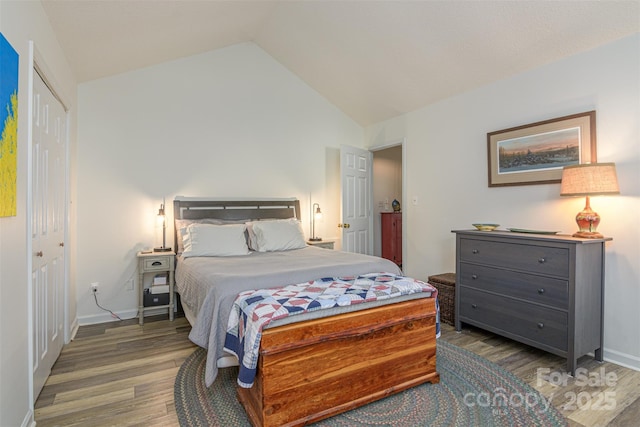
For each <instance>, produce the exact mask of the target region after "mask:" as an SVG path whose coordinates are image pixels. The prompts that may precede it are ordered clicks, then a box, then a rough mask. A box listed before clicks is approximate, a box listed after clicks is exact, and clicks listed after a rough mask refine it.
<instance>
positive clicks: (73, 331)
mask: <svg viewBox="0 0 640 427" xmlns="http://www.w3.org/2000/svg"><path fill="white" fill-rule="evenodd" d="M79 327H80V323H78V318H77V317H76V318H75V319H73V322H71V327H70V330H69V341H68V342H67V344H68V343H69V342H71V341H73V339H74V338H75V337H76V334H77V333H78V328H79Z"/></svg>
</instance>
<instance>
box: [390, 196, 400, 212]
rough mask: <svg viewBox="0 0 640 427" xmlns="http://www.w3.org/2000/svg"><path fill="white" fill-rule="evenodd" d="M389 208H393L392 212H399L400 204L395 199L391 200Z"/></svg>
mask: <svg viewBox="0 0 640 427" xmlns="http://www.w3.org/2000/svg"><path fill="white" fill-rule="evenodd" d="M391 207H392V208H393V211H394V212H400V202H399V201H397V200H396V199H393V202H391Z"/></svg>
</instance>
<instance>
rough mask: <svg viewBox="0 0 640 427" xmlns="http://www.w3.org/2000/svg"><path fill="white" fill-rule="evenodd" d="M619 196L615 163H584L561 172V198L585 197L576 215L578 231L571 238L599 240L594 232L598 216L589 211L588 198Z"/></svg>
mask: <svg viewBox="0 0 640 427" xmlns="http://www.w3.org/2000/svg"><path fill="white" fill-rule="evenodd" d="M610 194H620V187H619V186H618V178H617V176H616V165H615V163H585V164H581V165H572V166H565V167H564V169H563V170H562V183H561V184H560V195H561V196H586V205H585V207H584V209H583V210H582V211H581V212H579V213H578V215H576V223H577V224H578V231H577V232H576V233H574V234H573V237H581V238H586V239H600V238H602V237H603V236H602V234H600V233H598V232H597V231H596V230H597V228H598V224H600V215H598V214H597V213H596V212H594V211H593V210H592V209H591V203H590V196H599V195H610Z"/></svg>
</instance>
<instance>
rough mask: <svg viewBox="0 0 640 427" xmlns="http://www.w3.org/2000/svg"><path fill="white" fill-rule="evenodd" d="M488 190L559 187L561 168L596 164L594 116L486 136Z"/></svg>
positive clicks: (592, 113)
mask: <svg viewBox="0 0 640 427" xmlns="http://www.w3.org/2000/svg"><path fill="white" fill-rule="evenodd" d="M487 146H488V147H487V148H488V149H487V152H488V158H489V162H488V163H489V164H488V166H489V187H500V186H508V185H530V184H548V183H559V182H560V180H561V178H562V168H563V167H564V166H568V165H573V164H579V163H595V162H596V112H595V111H587V112H584V113H579V114H574V115H570V116H564V117H558V118H555V119H551V120H545V121H542V122H536V123H531V124H527V125H523V126H517V127H513V128H509V129H503V130H499V131H495V132H491V133H488V134H487Z"/></svg>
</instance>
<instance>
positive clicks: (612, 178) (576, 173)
mask: <svg viewBox="0 0 640 427" xmlns="http://www.w3.org/2000/svg"><path fill="white" fill-rule="evenodd" d="M603 194H620V187H619V186H618V178H617V176H616V165H615V163H586V164H582V165H572V166H565V167H564V169H563V170H562V184H561V185H560V195H561V196H595V195H603Z"/></svg>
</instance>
